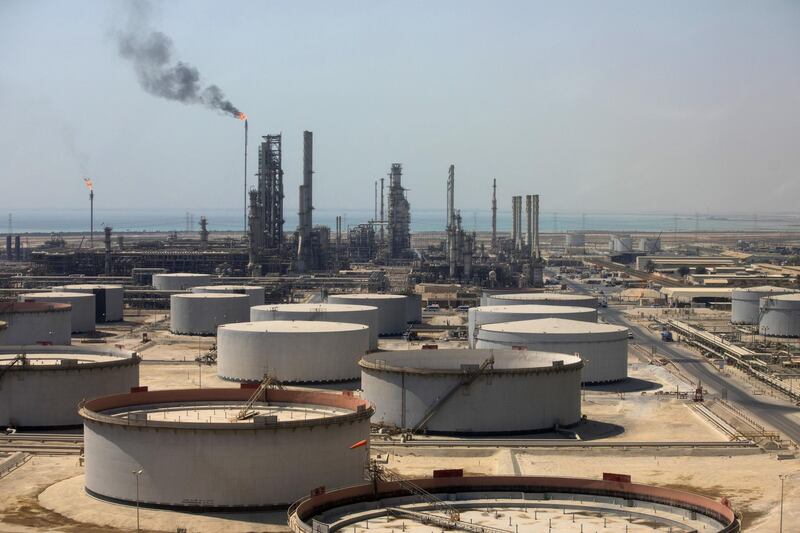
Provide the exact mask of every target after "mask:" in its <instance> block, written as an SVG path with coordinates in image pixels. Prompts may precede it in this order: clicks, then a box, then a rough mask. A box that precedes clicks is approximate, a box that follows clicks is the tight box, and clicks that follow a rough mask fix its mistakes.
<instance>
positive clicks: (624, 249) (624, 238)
mask: <svg viewBox="0 0 800 533" xmlns="http://www.w3.org/2000/svg"><path fill="white" fill-rule="evenodd" d="M608 247H609V249H610V250H611V252H615V253H630V252H632V251H633V239H631V236H630V235H614V236H612V237H611V242H610V243H609V245H608Z"/></svg>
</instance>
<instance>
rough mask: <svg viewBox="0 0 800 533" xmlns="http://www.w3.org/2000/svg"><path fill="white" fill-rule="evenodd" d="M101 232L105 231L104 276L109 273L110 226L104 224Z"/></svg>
mask: <svg viewBox="0 0 800 533" xmlns="http://www.w3.org/2000/svg"><path fill="white" fill-rule="evenodd" d="M103 232H104V233H105V247H106V250H105V274H106V276H110V275H111V228H110V227H108V226H106V227H105V228H103Z"/></svg>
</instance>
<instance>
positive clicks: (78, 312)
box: [19, 292, 95, 333]
mask: <svg viewBox="0 0 800 533" xmlns="http://www.w3.org/2000/svg"><path fill="white" fill-rule="evenodd" d="M19 301H20V302H42V303H59V304H69V305H71V306H72V313H71V314H70V320H71V322H72V332H73V333H88V332H92V331H94V330H95V323H94V316H95V313H94V294H90V293H85V292H29V293H26V294H20V295H19Z"/></svg>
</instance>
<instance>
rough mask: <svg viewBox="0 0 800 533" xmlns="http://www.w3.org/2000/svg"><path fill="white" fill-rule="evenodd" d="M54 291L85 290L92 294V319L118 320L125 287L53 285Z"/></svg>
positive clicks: (122, 305) (101, 320)
mask: <svg viewBox="0 0 800 533" xmlns="http://www.w3.org/2000/svg"><path fill="white" fill-rule="evenodd" d="M53 291H54V292H59V291H66V292H85V293H89V294H94V321H95V322H96V323H103V322H119V321H120V320H122V312H123V309H124V305H125V304H124V300H125V289H124V288H123V286H122V285H105V284H88V283H83V284H75V285H62V286H60V287H53Z"/></svg>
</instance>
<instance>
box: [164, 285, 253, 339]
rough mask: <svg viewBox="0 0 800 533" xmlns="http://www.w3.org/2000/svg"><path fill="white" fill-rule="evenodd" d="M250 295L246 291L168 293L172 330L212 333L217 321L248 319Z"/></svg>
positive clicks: (219, 322)
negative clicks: (234, 292) (230, 292)
mask: <svg viewBox="0 0 800 533" xmlns="http://www.w3.org/2000/svg"><path fill="white" fill-rule="evenodd" d="M249 319H250V297H249V296H248V295H246V294H212V293H206V294H194V293H189V294H173V295H172V296H170V326H169V330H170V331H171V332H172V333H180V334H184V335H214V334H215V333H216V332H217V327H218V326H219V325H220V324H230V323H232V322H247V321H248V320H249Z"/></svg>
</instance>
